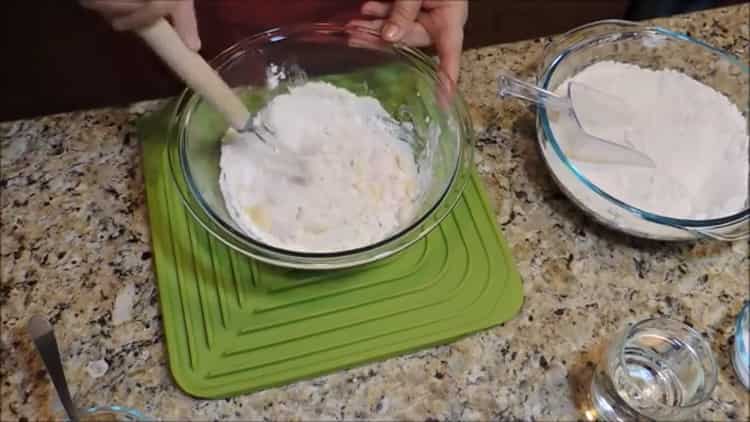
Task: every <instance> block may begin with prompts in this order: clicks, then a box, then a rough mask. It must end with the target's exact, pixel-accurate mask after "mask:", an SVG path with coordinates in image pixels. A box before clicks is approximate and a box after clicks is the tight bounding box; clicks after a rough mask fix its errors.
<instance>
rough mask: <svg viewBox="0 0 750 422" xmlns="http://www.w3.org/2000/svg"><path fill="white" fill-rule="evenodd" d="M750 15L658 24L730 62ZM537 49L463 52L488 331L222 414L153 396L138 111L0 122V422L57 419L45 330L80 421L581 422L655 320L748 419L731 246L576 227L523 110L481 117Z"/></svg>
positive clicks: (174, 394)
mask: <svg viewBox="0 0 750 422" xmlns="http://www.w3.org/2000/svg"><path fill="white" fill-rule="evenodd" d="M748 15H750V5H748V4H744V5H741V6H736V7H731V8H727V9H719V10H714V11H707V12H702V13H696V14H691V15H686V16H678V17H674V18H670V19H665V20H661V21H659V22H658V23H659V24H661V25H663V26H666V27H669V28H672V29H675V30H678V31H683V32H687V33H689V34H691V35H692V36H694V37H697V38H699V39H703V40H705V41H707V42H709V43H712V44H714V45H716V46H718V47H721V48H724V49H727V50H730V51H732V52H734V53H735V54H738V55H740V56H741V57H743V58H744V59H745V60H747V58H748V56H749V51H748V49H749V48H750V30H749V25H748V21H749V20H748V18H749V16H748ZM543 45H544V40H534V41H525V42H518V43H514V44H507V45H500V46H493V47H487V48H482V49H479V50H472V51H467V52H466V53H465V55H464V64H463V76H462V82H461V88H462V89H463V92H464V93H465V95H466V98H467V101H468V102H469V105H470V108H471V112H472V115H473V118H474V120H475V124H476V127H477V131H478V139H479V143H478V149H479V152H480V153H479V155H478V167H479V169H480V173H481V175H482V177H483V178H484V181H485V182H486V184H487V186H488V189H489V195H490V198H491V200H492V202H493V203H494V206H495V207H496V210H497V221H498V223H499V226H500V227H501V229H502V232H503V235H504V236H505V238H506V239H507V240H508V243H509V244H510V246H511V249H512V252H513V254H514V257H515V260H516V262H517V265H518V268H519V271H520V273H521V275H522V277H523V280H524V293H525V296H526V299H525V300H526V302H525V304H524V306H523V309H522V310H521V312H520V314H519V315H518V316H517V317H516V318H514V319H513V320H511V321H509V322H507V323H506V324H504V325H502V326H500V327H497V328H494V329H491V330H487V331H484V332H482V333H479V334H476V335H473V336H470V337H468V338H465V339H463V340H460V341H457V342H454V343H452V344H450V345H446V346H442V347H437V348H433V349H429V350H425V351H422V352H419V353H414V354H411V355H407V356H403V357H400V358H394V359H390V360H387V361H384V362H381V363H376V364H371V365H366V366H363V367H360V368H356V369H352V370H349V371H342V372H338V373H334V374H332V375H329V376H324V377H321V378H318V379H316V380H311V381H305V382H299V383H296V384H293V385H289V386H286V387H283V388H277V389H272V390H267V391H263V392H260V393H256V394H252V395H247V396H242V397H237V398H233V399H228V400H216V401H206V400H196V399H193V398H191V397H188V396H186V395H185V394H183V393H182V392H181V391H180V390H179V389H178V388H177V387H176V386H175V384H174V383H173V382H172V380H171V378H170V374H169V369H168V367H167V356H166V354H165V349H164V338H163V333H162V324H161V320H160V313H159V306H158V297H157V289H156V282H155V278H154V274H153V270H152V260H151V252H150V247H149V231H148V227H147V218H146V208H145V198H144V196H145V195H144V187H143V175H142V172H141V168H140V149H139V146H138V140H137V139H136V138H135V136H134V121H135V119H136V118H137V117H138V116H140V115H141V114H142V113H143V112H144V110H145V109H146V108H148V107H153V106H154V105H153V104H138V105H135V106H132V107H128V108H111V109H101V110H94V111H86V112H76V113H69V114H62V115H55V116H48V117H42V118H38V119H33V120H25V121H17V122H9V123H3V124H1V125H0V142H2V161H1V163H2V167H1V168H2V178H1V180H0V188H2V243H1V244H0V247H1V249H0V250H1V254H2V265H1V271H2V285H1V288H0V306H1V307H2V310H1V311H0V312H1V315H2V327H1V328H2V329H1V330H0V332H1V335H0V339H1V340H2V342H1V343H0V346H1V348H0V351H1V352H2V355H1V356H0V379H1V380H2V381H1V383H2V390H1V391H2V392H1V394H0V399H1V400H0V403H1V406H2V407H1V413H0V420H3V421H11V420H40V419H51V418H52V417H57V418H59V417H60V416H61V408H60V406H59V404H58V402H57V399H56V398H55V394H54V390H53V388H52V386H51V385H50V383H49V381H48V379H47V377H46V376H45V372H44V370H43V369H42V366H41V361H40V360H39V359H38V358H37V357H36V355H35V354H34V351H33V346H32V344H31V342H30V340H29V339H28V337H27V336H26V334H25V331H24V327H25V323H26V320H27V318H28V317H29V316H30V315H32V314H34V313H41V314H46V315H47V316H48V317H49V318H50V320H51V321H52V322H53V323H54V324H55V326H56V328H57V332H58V341H59V343H60V348H61V351H62V354H63V358H64V360H65V370H66V372H67V375H68V377H69V379H70V381H71V384H72V389H73V394H74V395H75V397H76V399H77V402H78V403H80V404H82V405H93V404H121V405H125V406H132V407H136V408H139V409H141V410H143V411H144V412H146V413H147V414H149V415H152V416H155V417H158V418H163V419H172V420H175V419H183V420H184V419H186V418H190V419H201V420H208V419H245V420H247V419H263V418H272V419H284V420H289V419H314V420H321V419H353V418H367V419H390V420H392V419H411V420H425V419H482V420H486V419H490V418H493V419H511V418H513V419H515V418H524V419H536V420H562V419H566V420H570V419H577V418H583V417H584V413H583V412H582V411H583V410H585V409H581V408H579V405H580V403H583V401H582V400H583V397H585V393H586V392H587V390H588V379H589V377H590V374H591V370H592V364H593V362H596V361H597V360H598V357H599V355H600V353H601V349H602V346H603V344H604V343H605V342H606V340H607V339H608V338H609V337H610V336H611V335H612V333H613V332H614V331H615V330H617V329H619V328H620V327H622V326H624V325H626V324H627V323H628V322H633V321H636V320H639V319H643V318H647V317H651V316H654V315H669V316H671V317H674V318H677V319H681V320H686V321H689V322H690V323H691V324H693V325H694V326H695V327H697V328H698V329H699V330H701V331H702V332H704V333H705V334H707V335H708V336H709V337H710V338H711V341H712V345H713V350H714V352H715V353H716V358H717V360H718V363H719V364H720V372H719V383H718V387H717V389H716V390H715V391H714V393H713V396H712V398H711V400H710V401H709V402H707V403H706V404H705V405H704V406H702V408H701V410H700V417H701V419H704V420H732V419H734V420H748V418H750V409H749V406H750V397H749V396H748V392H747V391H745V390H743V389H742V387H741V386H740V384H739V383H738V381H737V380H736V378H735V375H734V372H733V370H732V368H731V363H730V360H729V359H730V358H729V351H730V345H731V344H732V340H733V338H732V335H733V329H732V327H733V318H734V316H735V315H736V314H737V313H738V311H739V310H740V307H741V305H742V302H743V301H744V300H746V299H747V298H748V297H750V291H749V290H750V286H749V282H748V265H749V261H748V244H747V242H738V243H735V244H726V243H717V242H703V241H701V242H695V243H682V244H668V243H658V242H650V241H644V240H637V239H633V238H629V237H627V236H624V235H620V234H616V233H613V232H610V231H608V230H606V229H604V228H602V227H600V226H597V225H595V224H593V223H592V222H591V221H590V220H589V219H587V218H586V217H585V216H584V215H583V214H582V213H581V212H580V211H578V210H577V209H576V208H575V207H574V206H573V205H572V204H571V203H570V202H569V201H568V200H566V199H565V197H564V196H563V195H562V194H561V193H560V191H559V190H558V189H557V188H556V187H555V185H554V183H553V181H552V179H551V178H550V175H549V173H548V172H547V170H546V168H545V166H544V165H543V163H542V161H541V158H540V156H539V154H538V151H537V149H536V145H535V141H534V137H535V130H534V122H533V114H532V111H531V110H530V108H529V107H526V106H524V105H522V104H521V103H519V102H515V101H506V102H502V103H501V102H498V101H497V100H496V99H495V96H494V87H493V75H494V73H495V71H496V70H497V69H500V68H504V69H508V70H511V71H514V72H517V73H519V74H521V75H522V76H524V77H531V75H532V73H533V71H534V70H535V67H536V63H537V62H538V60H539V59H540V57H541V50H542V47H543Z"/></svg>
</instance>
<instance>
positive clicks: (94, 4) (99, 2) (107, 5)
mask: <svg viewBox="0 0 750 422" xmlns="http://www.w3.org/2000/svg"><path fill="white" fill-rule="evenodd" d="M79 3H80V4H81V6H82V7H83V8H85V9H89V10H93V11H95V12H97V13H99V14H100V15H102V16H104V17H105V18H107V19H112V18H115V17H117V16H123V15H128V14H130V13H133V12H135V11H136V10H138V9H139V8H140V7H142V6H143V2H140V1H112V0H79Z"/></svg>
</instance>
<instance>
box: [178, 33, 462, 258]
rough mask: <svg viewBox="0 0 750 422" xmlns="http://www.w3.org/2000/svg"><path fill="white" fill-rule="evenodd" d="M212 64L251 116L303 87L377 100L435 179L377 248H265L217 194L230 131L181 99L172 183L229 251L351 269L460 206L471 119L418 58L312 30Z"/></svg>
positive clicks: (257, 44)
mask: <svg viewBox="0 0 750 422" xmlns="http://www.w3.org/2000/svg"><path fill="white" fill-rule="evenodd" d="M211 64H212V66H214V67H215V68H216V69H217V71H218V72H219V74H220V75H221V76H222V77H223V78H224V79H225V80H226V81H227V82H228V83H229V84H230V85H231V86H232V87H233V88H234V89H236V90H237V92H238V94H240V96H241V97H242V98H243V99H244V100H245V102H246V104H247V105H248V107H249V109H250V110H251V111H255V110H258V109H259V108H262V107H263V106H264V104H266V103H267V102H268V101H270V100H271V99H272V98H274V97H275V96H277V95H279V94H282V93H284V92H287V90H288V87H289V85H293V84H297V83H300V82H303V81H305V80H310V81H313V80H316V81H317V80H322V81H327V82H330V83H332V84H334V85H336V86H339V87H342V88H346V89H348V90H350V91H352V92H353V93H355V94H357V95H369V96H372V97H375V98H377V99H378V100H379V101H380V102H381V104H382V105H383V107H384V108H385V109H386V111H388V112H389V113H390V114H391V115H392V116H393V117H394V118H396V119H397V120H399V121H401V122H407V123H409V124H411V127H412V128H413V129H412V130H410V131H409V135H410V136H409V139H410V143H411V146H412V149H413V150H414V154H415V159H416V161H417V163H418V165H419V167H420V168H419V171H420V172H429V173H430V174H431V177H430V182H429V183H428V187H427V188H426V189H424V192H423V195H422V199H421V202H420V203H419V204H418V206H417V212H416V213H415V216H414V217H413V219H412V220H411V221H409V222H408V224H404V225H403V226H402V227H399V228H398V230H397V231H395V232H394V233H393V234H391V235H388V237H386V238H384V239H383V240H382V241H379V242H377V243H374V244H371V245H367V246H365V247H362V248H358V249H353V250H343V251H336V252H333V253H315V252H309V251H305V252H301V251H294V250H286V249H281V248H278V247H274V246H271V245H269V244H267V243H264V242H263V241H262V240H260V239H258V238H255V237H253V236H249V235H247V234H245V232H243V231H242V230H241V229H240V228H239V227H238V225H237V224H236V223H235V222H234V221H233V220H232V218H230V216H229V214H228V212H227V209H226V207H225V204H224V199H223V196H222V193H221V191H220V188H219V172H220V169H219V158H220V146H221V139H222V136H223V135H224V133H225V132H226V130H227V123H225V121H224V120H223V119H222V117H221V116H220V115H219V114H218V113H217V112H216V111H215V110H213V109H212V108H211V106H210V105H209V104H208V103H205V102H204V101H202V99H201V98H199V96H198V95H197V94H195V93H194V92H192V91H190V90H186V91H185V92H184V93H183V94H182V95H181V97H180V98H179V100H178V104H177V107H176V109H175V113H174V115H173V116H172V119H171V125H170V134H169V144H168V156H169V163H170V167H171V170H172V176H173V179H174V181H175V183H176V184H177V187H178V188H179V190H180V193H181V195H182V199H183V201H184V203H185V204H186V206H187V208H188V210H189V211H190V213H191V214H192V216H193V217H194V218H195V219H196V220H197V221H198V222H199V223H200V224H201V225H202V226H203V227H204V228H206V229H207V230H208V231H209V232H210V233H211V234H212V235H214V236H215V237H216V238H218V239H219V240H221V241H222V242H223V243H225V244H226V245H228V246H230V247H231V248H233V249H235V250H237V251H239V252H241V253H243V254H245V255H247V256H250V257H253V258H256V259H258V260H261V261H264V262H267V263H270V264H274V265H278V266H283V267H292V268H303V269H332V268H343V267H351V266H355V265H359V264H364V263H368V262H372V261H375V260H378V259H381V258H384V257H387V256H389V255H392V254H394V253H396V252H398V251H400V250H402V249H404V248H406V247H407V246H409V245H411V244H412V243H414V242H415V241H417V240H418V239H420V238H422V237H423V236H425V235H426V234H427V233H428V232H430V231H431V230H432V229H433V228H434V227H435V226H436V225H437V224H438V223H439V222H440V221H441V220H442V219H443V218H444V217H445V216H446V215H448V213H449V212H450V211H451V209H452V208H453V206H454V205H455V204H456V202H457V200H458V199H459V198H460V196H461V193H462V191H463V188H464V185H465V183H466V180H467V178H468V176H469V169H470V166H471V164H472V154H473V133H472V129H471V124H470V121H469V116H468V113H467V111H466V107H465V104H464V101H463V99H462V98H461V96H460V94H459V93H458V92H457V91H456V90H455V86H454V85H453V84H452V83H451V82H450V79H449V78H447V77H446V76H445V75H444V74H442V73H441V72H440V71H439V70H437V68H436V66H435V63H434V61H433V60H431V59H430V58H428V57H427V56H425V55H424V54H422V53H420V52H419V51H417V50H414V49H411V48H408V47H405V46H402V45H398V44H396V45H394V44H389V43H385V42H383V41H382V40H381V38H380V37H379V35H378V34H377V33H375V32H371V31H369V30H366V29H356V28H351V27H343V26H337V25H332V24H310V25H301V26H295V27H289V28H279V29H274V30H271V31H267V32H264V33H262V34H259V35H256V36H252V37H250V38H247V39H245V40H243V41H240V42H239V43H237V44H235V45H234V46H232V47H230V48H229V49H227V50H226V51H224V52H223V53H221V54H220V55H219V56H218V57H216V58H215V59H214V60H213V61H212V62H211Z"/></svg>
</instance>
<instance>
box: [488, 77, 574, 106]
mask: <svg viewBox="0 0 750 422" xmlns="http://www.w3.org/2000/svg"><path fill="white" fill-rule="evenodd" d="M497 84H498V95H499V96H500V97H506V96H511V97H516V98H520V99H523V100H526V101H531V102H533V103H535V104H537V105H542V106H547V107H550V108H555V109H558V110H569V109H570V108H571V104H570V101H569V100H568V99H567V98H565V97H561V96H559V95H557V94H555V93H553V92H550V91H547V90H546V89H542V88H539V87H538V86H536V85H534V84H530V83H528V82H526V81H522V80H520V79H518V78H515V77H513V76H511V75H509V74H506V73H503V72H501V73H500V74H499V75H498V77H497Z"/></svg>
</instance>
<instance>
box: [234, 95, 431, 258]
mask: <svg viewBox="0 0 750 422" xmlns="http://www.w3.org/2000/svg"><path fill="white" fill-rule="evenodd" d="M256 119H257V120H256V123H262V124H265V125H266V126H267V127H268V128H269V129H271V130H272V131H273V134H274V139H273V142H276V143H279V145H280V146H281V147H283V148H284V149H288V150H289V151H291V152H293V153H295V155H297V156H298V157H301V158H302V160H303V161H302V163H303V166H302V170H303V174H304V175H305V177H304V179H303V181H302V182H301V181H300V180H299V178H296V177H292V176H291V174H292V173H291V172H285V171H284V169H285V168H288V167H285V166H287V165H288V164H286V163H285V162H273V163H271V162H269V161H268V160H269V159H270V160H271V161H273V158H272V157H271V158H269V157H262V156H261V155H260V154H257V153H256V152H257V144H254V143H257V142H261V141H260V140H258V139H257V137H256V135H254V134H252V133H243V134H242V135H241V136H237V135H236V132H235V133H234V136H229V133H228V135H227V136H226V137H225V139H224V143H223V145H222V150H221V162H220V165H221V175H220V187H221V191H222V194H223V196H224V201H225V203H226V206H227V209H228V211H229V214H230V216H231V217H232V219H233V220H234V221H235V222H236V224H237V225H238V226H239V227H240V228H241V229H242V230H243V231H244V232H245V233H246V234H248V235H249V236H251V237H254V238H256V239H259V240H261V241H263V242H265V243H268V244H270V245H272V246H276V247H280V248H284V249H290V250H295V251H303V252H334V251H341V250H348V249H353V248H358V247H362V246H366V245H369V244H372V243H374V242H377V241H380V240H383V239H384V238H386V237H387V236H389V235H391V234H393V233H394V232H395V231H397V230H398V229H399V228H400V227H402V225H403V224H405V223H408V222H409V221H410V220H411V219H412V218H413V217H414V213H415V208H416V204H417V202H418V197H419V195H420V190H421V189H419V186H418V185H419V183H418V170H417V165H416V163H415V160H414V154H413V151H412V148H411V146H410V145H409V144H407V143H406V142H404V141H402V140H400V139H398V137H397V136H396V134H395V133H394V130H393V127H392V126H390V125H387V124H385V123H384V122H385V121H391V122H393V123H396V122H395V121H394V120H392V118H391V117H390V115H389V114H388V113H387V112H386V111H385V110H384V109H383V107H382V106H381V105H380V103H379V102H378V101H377V100H376V99H374V98H371V97H359V96H356V95H354V94H352V93H351V92H349V91H347V90H345V89H341V88H337V87H335V86H333V85H331V84H328V83H324V82H308V83H305V84H304V85H301V86H297V87H294V88H291V89H290V91H289V93H287V94H283V95H279V96H278V97H276V98H274V99H273V100H272V101H271V102H270V103H269V104H268V105H267V106H266V107H265V108H264V109H263V110H261V112H260V113H258V115H257V117H256ZM230 132H231V131H230Z"/></svg>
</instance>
